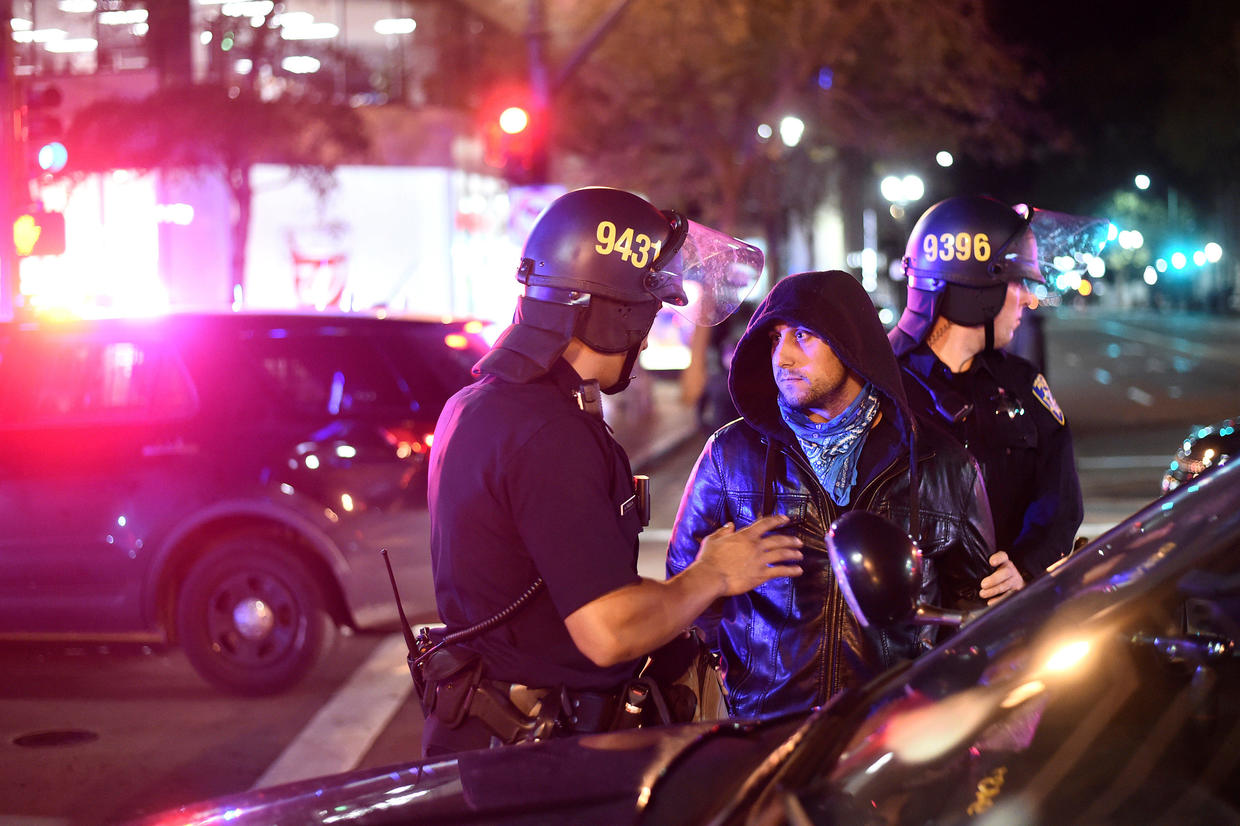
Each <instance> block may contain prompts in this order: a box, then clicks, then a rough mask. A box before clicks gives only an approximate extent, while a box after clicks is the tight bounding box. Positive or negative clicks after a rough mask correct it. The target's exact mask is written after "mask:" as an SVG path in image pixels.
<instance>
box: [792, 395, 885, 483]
mask: <svg viewBox="0 0 1240 826" xmlns="http://www.w3.org/2000/svg"><path fill="white" fill-rule="evenodd" d="M778 399H779V412H780V414H781V415H782V416H783V417H784V422H785V423H786V424H787V425H788V427H789V428H791V429H792V432H793V434H795V435H796V437H797V441H798V442H800V444H801V449H802V450H804V451H805V456H806V458H808V459H809V463H810V466H811V467H813V468H814V475H816V476H817V477H818V481H819V482H822V486H823V487H824V488H826V490H827V493H828V494H830V496H831V498H832V499H833V500H834V501H835V504H837V505H840V506H841V507H842V506H844V505H847V504H848V500H849V498H850V496H851V495H852V488H853V485H855V484H857V457H859V456H860V455H861V448H862V447H863V446H864V445H865V437H866V435H867V434H868V433H869V432H870V426H871V425H872V424H873V423H874V417H875V416H876V415H877V414H878V394H877V393H875V392H874V387H873V385H871V384H866V386H865V387H863V388H861V392H860V393H858V394H857V398H855V399H853V400H852V404H850V405H848V409H846V410H845V411H844V412H843V413H841V414H840V415H838V416H836V417H835V418H834V419H831V420H829V421H825V422H815V421H812V420H811V419H810V417H809V416H808V415H806V414H805V413H802V412H801V411H800V410H797V409H796V408H793V407H789V406H788V404H787V402H785V401H784V397H783V396H782V395H781V396H779V397H778Z"/></svg>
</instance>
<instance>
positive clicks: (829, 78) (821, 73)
mask: <svg viewBox="0 0 1240 826" xmlns="http://www.w3.org/2000/svg"><path fill="white" fill-rule="evenodd" d="M834 83H835V72H834V71H832V70H831V69H829V68H827V67H826V66H823V67H822V68H821V69H819V70H818V88H819V89H822V90H824V91H825V90H827V89H830V88H831V86H832V85H833V84H834Z"/></svg>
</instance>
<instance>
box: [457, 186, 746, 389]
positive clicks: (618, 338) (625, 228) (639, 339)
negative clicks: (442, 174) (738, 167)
mask: <svg viewBox="0 0 1240 826" xmlns="http://www.w3.org/2000/svg"><path fill="white" fill-rule="evenodd" d="M762 263H763V256H762V253H761V251H759V250H758V249H757V248H756V247H753V246H751V245H749V244H746V243H744V242H742V241H739V240H737V239H735V238H732V237H731V236H728V235H726V234H724V233H721V232H718V231H716V230H713V229H710V228H709V227H704V226H702V225H700V224H697V223H696V222H694V221H691V220H689V219H687V218H685V217H684V216H683V215H680V214H679V213H677V212H674V211H670V210H659V209H656V208H655V207H654V206H653V205H651V204H650V203H648V202H647V201H646V200H645V199H643V198H640V197H638V196H637V195H634V194H632V193H631V192H626V191H624V190H620V189H611V188H608V187H587V188H585V189H578V190H574V191H572V192H569V193H566V194H565V195H562V196H560V197H559V198H557V199H556V200H555V201H553V202H552V203H551V204H550V205H549V206H548V207H547V208H546V209H545V210H543V212H542V214H541V215H539V217H538V219H537V220H536V221H535V223H534V226H533V228H532V229H531V230H530V234H529V236H528V237H527V239H526V242H525V247H524V249H523V250H522V254H521V263H520V266H519V267H518V269H517V280H518V281H520V282H521V283H522V284H524V285H525V294H524V295H523V296H522V297H521V298H520V299H519V300H518V306H517V313H516V316H515V319H514V323H513V325H512V326H511V327H509V328H508V329H507V330H506V331H505V332H504V333H503V335H501V337H500V338H499V340H497V341H496V344H495V347H494V348H492V351H491V353H488V355H487V356H486V357H484V358H483V360H482V361H480V362H479V363H478V365H477V367H476V368H475V369H476V370H486V371H487V372H495V373H498V374H500V375H503V376H505V377H507V378H509V379H511V380H515V381H530V380H532V379H534V378H537V377H538V376H540V375H542V374H544V373H546V372H547V370H549V369H550V367H551V365H552V364H553V363H554V362H555V360H556V359H557V358H559V356H560V355H561V354H562V353H563V352H564V349H565V348H566V347H567V346H568V342H569V339H570V338H573V337H576V338H578V339H580V340H581V341H582V342H584V343H585V344H586V345H587V346H588V347H590V348H591V349H593V350H596V351H598V352H600V353H627V358H626V361H625V365H624V368H623V370H622V371H621V379H620V381H619V382H618V383H616V384H614V385H612V386H610V387H606V388H603V392H605V393H618V392H620V391H621V390H623V389H624V388H625V387H627V386H628V383H629V380H630V378H631V373H632V370H633V367H634V365H635V364H636V362H637V356H638V354H639V353H640V352H641V347H642V343H643V342H644V341H645V339H646V336H647V335H648V334H649V332H650V328H651V327H652V326H653V324H654V320H655V316H656V314H657V313H658V312H659V309H660V308H661V307H662V306H663V304H664V303H666V304H669V305H671V306H672V307H673V308H675V309H676V310H677V311H678V312H680V313H681V314H682V315H684V316H686V317H687V318H689V319H690V320H691V321H694V322H695V323H697V324H701V325H703V326H710V325H713V324H717V323H719V322H720V321H722V320H723V319H724V318H726V317H727V316H728V315H729V314H731V312H733V311H734V310H735V309H736V308H737V307H738V306H740V303H741V302H742V301H743V300H744V298H745V296H746V295H748V293H749V291H750V290H751V289H752V288H753V286H754V284H756V283H757V279H758V276H759V275H760V274H761V272H762ZM504 351H506V353H505V352H504ZM514 356H517V357H519V359H514V358H513V357H514Z"/></svg>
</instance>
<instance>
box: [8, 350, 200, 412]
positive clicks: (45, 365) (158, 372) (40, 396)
mask: <svg viewBox="0 0 1240 826" xmlns="http://www.w3.org/2000/svg"><path fill="white" fill-rule="evenodd" d="M4 375H5V381H4V385H5V397H6V398H5V401H4V404H3V406H2V407H0V421H3V422H4V423H6V424H11V425H30V424H37V425H57V424H82V423H118V422H132V421H149V420H151V419H166V418H175V417H178V416H183V415H187V414H189V413H191V412H192V411H193V410H194V409H195V408H196V396H195V392H194V389H193V386H192V384H191V382H190V379H189V376H188V375H187V373H186V371H185V369H184V367H183V365H182V364H181V363H180V360H179V358H178V357H177V355H176V354H175V353H174V352H172V351H171V350H170V349H168V348H166V347H164V346H162V345H160V344H158V343H153V342H148V341H141V340H109V341H101V340H68V339H66V340H59V341H41V342H37V343H34V344H33V345H32V346H29V347H17V348H14V349H13V350H11V351H10V352H9V353H8V355H7V357H6V360H5V364H4Z"/></svg>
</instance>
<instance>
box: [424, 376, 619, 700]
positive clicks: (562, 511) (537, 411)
mask: <svg viewBox="0 0 1240 826" xmlns="http://www.w3.org/2000/svg"><path fill="white" fill-rule="evenodd" d="M580 383H581V378H580V377H579V376H578V375H577V373H576V371H574V370H573V368H572V367H571V366H570V365H569V364H568V363H567V362H565V361H563V360H560V361H557V362H556V364H555V365H554V366H553V367H552V370H551V371H550V373H548V375H546V376H544V377H542V378H541V379H538V380H536V381H533V382H530V383H528V384H514V383H511V382H507V381H503V380H501V379H499V378H497V377H494V376H484V377H483V378H482V379H480V380H479V381H477V382H475V383H474V384H471V385H469V386H468V387H465V388H464V389H462V390H461V391H460V392H458V393H457V394H456V395H454V396H453V397H452V398H451V399H449V400H448V403H447V405H446V406H445V407H444V410H443V413H442V414H441V415H440V417H439V422H438V424H437V425H436V427H435V438H434V441H433V443H432V446H431V457H430V478H429V502H430V512H431V558H432V567H433V571H434V577H435V597H436V601H437V603H438V606H439V614H440V617H441V618H442V619H443V621H444V622H445V623H446V624H447V626H448V630H449V631H453V630H460V629H462V628H465V627H467V626H469V625H472V624H474V623H477V622H480V621H482V620H485V619H487V618H488V617H490V616H492V615H494V614H495V613H496V612H498V611H500V610H502V609H503V608H504V607H506V606H507V605H509V604H511V603H512V602H513V601H514V600H515V599H516V598H517V597H518V596H520V595H521V593H522V592H523V591H525V590H526V588H528V587H529V586H530V585H531V584H532V583H533V582H534V581H535V579H537V578H538V577H539V576H541V577H542V578H543V579H544V580H545V581H546V583H547V587H546V589H545V590H544V591H543V592H542V593H540V594H539V595H538V596H537V597H536V598H535V599H534V600H533V601H532V602H531V603H530V604H529V605H527V606H525V607H523V608H522V609H521V610H520V611H519V612H518V613H517V614H516V615H515V616H514V617H513V618H512V619H511V620H509V621H507V622H504V623H503V624H501V625H500V626H498V627H496V628H495V629H494V630H491V631H488V632H486V633H485V634H483V635H481V636H480V637H476V638H474V639H473V640H471V641H469V642H467V643H465V644H466V645H467V646H468V647H470V648H472V649H474V650H476V651H478V652H480V653H481V654H482V655H483V658H484V661H485V664H486V675H487V676H488V677H491V678H492V679H497V680H503V681H506V682H514V683H520V684H522V685H528V686H535V687H555V686H559V685H564V686H567V687H568V688H572V689H579V690H604V689H609V688H613V687H615V686H616V685H617V684H618V683H620V682H622V681H623V680H624V679H626V678H627V677H630V676H632V674H633V671H634V666H635V663H622V664H620V665H617V666H613V667H611V668H599V667H598V666H596V665H594V664H593V663H592V662H590V660H589V659H588V658H586V657H585V655H583V654H582V653H581V652H580V651H579V650H578V649H577V646H576V645H575V644H574V643H573V641H572V638H571V637H570V636H569V634H568V630H567V628H566V627H565V625H564V617H567V616H568V615H570V614H571V613H573V612H574V611H576V610H577V609H578V608H581V607H582V606H583V605H585V604H587V603H589V602H591V601H592V600H594V599H597V598H598V597H601V596H603V595H604V594H607V593H609V592H611V591H614V590H615V589H617V588H620V587H623V586H625V585H629V584H631V583H634V582H637V581H638V579H639V578H638V575H637V535H638V533H639V532H640V531H641V524H640V517H639V516H638V514H637V510H636V508H635V507H633V505H632V503H631V502H630V503H628V505H627V506H626V502H627V501H628V500H629V498H630V497H631V496H632V494H633V482H632V472H631V470H630V467H629V461H628V457H627V456H626V455H625V453H624V450H623V449H622V448H621V447H620V445H619V444H617V443H616V441H615V440H614V439H613V438H612V437H611V434H610V433H609V432H608V430H607V429H606V427H605V425H604V424H603V422H602V420H601V419H599V418H597V417H595V416H592V415H590V414H588V413H586V412H584V411H582V410H581V409H580V407H579V406H578V404H577V402H576V400H575V398H574V397H573V391H574V390H576V389H577V388H578V387H579V386H580ZM622 509H623V510H624V513H623V514H622V513H621V510H622Z"/></svg>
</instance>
